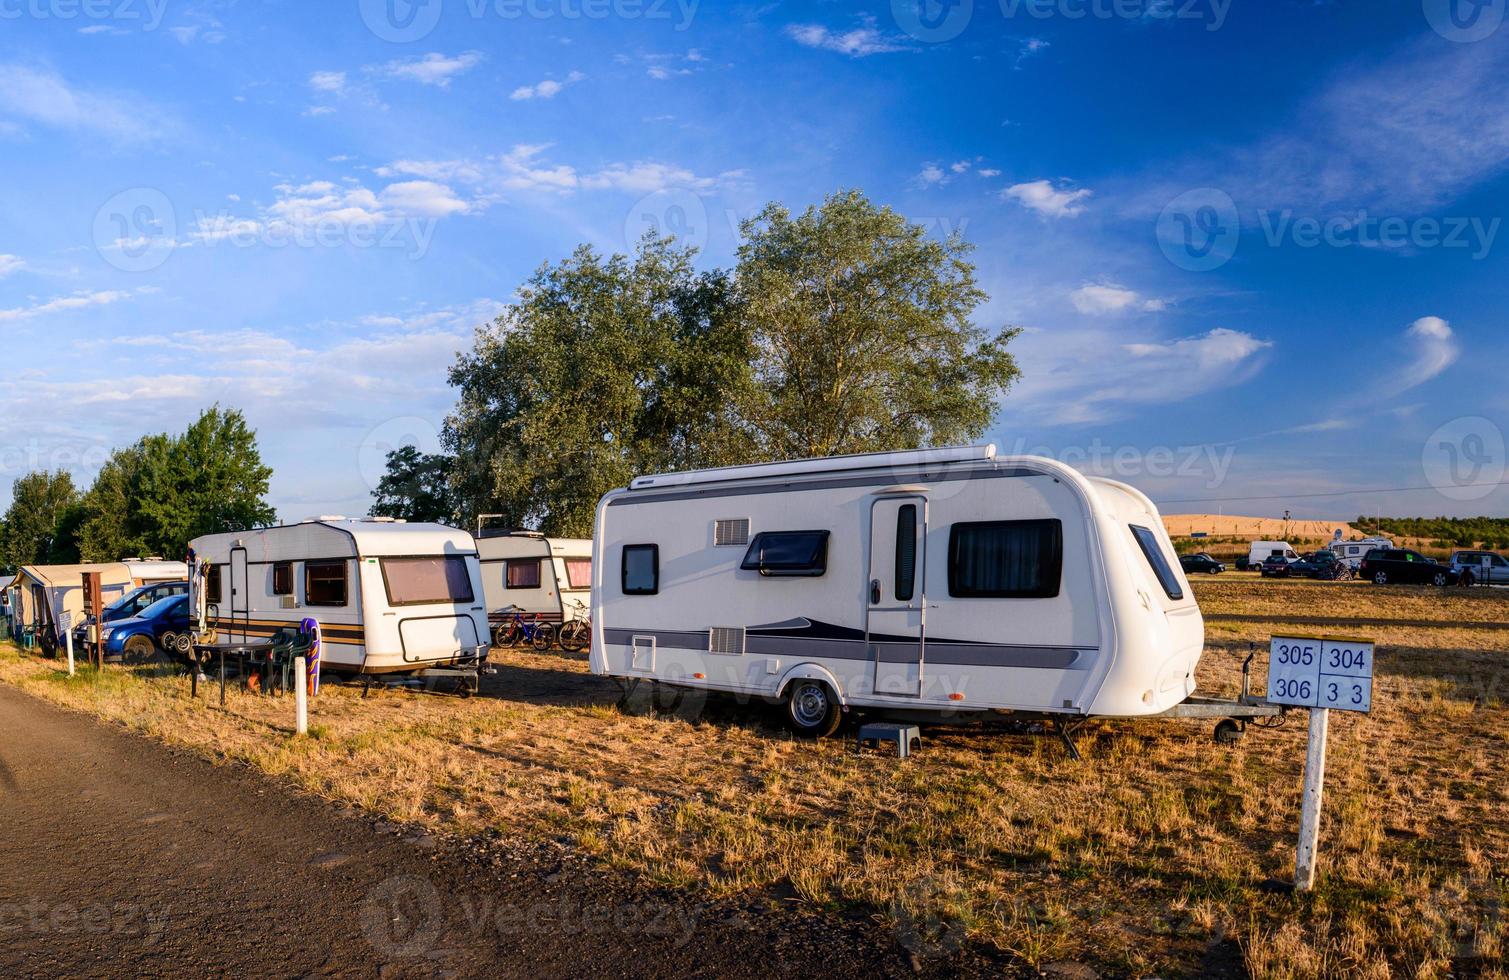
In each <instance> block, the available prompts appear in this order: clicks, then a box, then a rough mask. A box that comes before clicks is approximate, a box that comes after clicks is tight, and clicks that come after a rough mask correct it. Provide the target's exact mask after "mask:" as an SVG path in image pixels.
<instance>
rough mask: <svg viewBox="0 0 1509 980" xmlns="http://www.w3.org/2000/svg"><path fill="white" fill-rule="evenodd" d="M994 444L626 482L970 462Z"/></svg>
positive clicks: (990, 454)
mask: <svg viewBox="0 0 1509 980" xmlns="http://www.w3.org/2000/svg"><path fill="white" fill-rule="evenodd" d="M995 456H996V447H995V445H994V444H993V443H992V444H990V445H986V446H951V447H948V448H944V449H905V450H901V451H899V452H891V453H858V454H855V455H853V456H828V457H821V458H818V459H793V460H788V461H786V462H784V463H754V464H751V465H748V466H723V467H719V468H717V469H710V470H687V471H685V472H682V473H662V474H659V475H657V476H641V477H639V478H638V479H636V480H634V481H633V482H631V483H630V484H629V489H630V490H651V489H658V488H661V487H685V486H691V485H694V484H699V483H724V482H728V481H730V480H747V479H755V478H760V477H780V476H802V475H807V474H813V473H834V472H840V471H845V470H875V469H900V468H902V467H908V468H909V467H915V466H931V465H935V464H948V463H972V462H983V461H987V460H992V459H995Z"/></svg>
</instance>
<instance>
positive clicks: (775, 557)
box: [739, 531, 828, 577]
mask: <svg viewBox="0 0 1509 980" xmlns="http://www.w3.org/2000/svg"><path fill="white" fill-rule="evenodd" d="M739 567H740V568H742V569H743V570H744V571H746V572H759V573H760V574H761V575H769V576H786V575H791V576H805V577H816V576H818V575H821V574H823V573H824V572H826V571H827V570H828V532H827V531H762V532H760V533H759V534H756V535H755V537H754V540H753V541H751V542H749V550H748V551H746V552H744V562H743V564H741V565H740V566H739Z"/></svg>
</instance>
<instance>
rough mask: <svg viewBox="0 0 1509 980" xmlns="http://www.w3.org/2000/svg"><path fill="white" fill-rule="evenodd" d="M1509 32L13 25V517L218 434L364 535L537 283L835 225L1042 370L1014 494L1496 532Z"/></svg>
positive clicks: (563, 1)
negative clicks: (932, 249) (1065, 463)
mask: <svg viewBox="0 0 1509 980" xmlns="http://www.w3.org/2000/svg"><path fill="white" fill-rule="evenodd" d="M1454 5H1457V6H1454ZM1504 7H1505V2H1504V0H1488V2H1486V3H1484V4H1481V5H1479V6H1477V7H1475V6H1474V4H1473V2H1472V0H1417V2H1400V3H1379V2H1364V0H1357V2H1347V0H1335V2H1330V3H1326V2H1314V0H1306V2H1299V0H1263V2H1257V0H973V2H972V3H971V2H968V0H954V2H953V4H952V5H940V4H938V3H937V2H936V0H926V2H925V4H924V5H923V7H922V8H921V9H920V10H919V8H918V5H917V2H916V0H896V2H894V3H892V2H876V3H866V4H860V3H838V2H833V3H823V2H806V3H798V2H784V3H767V4H738V3H718V4H714V3H711V2H708V0H703V2H700V3H697V2H693V0H666V2H663V3H662V2H661V0H428V2H427V3H421V4H417V5H416V4H413V3H410V2H409V0H330V2H321V3H308V2H295V0H240V2H235V0H220V2H210V0H200V2H178V0H0V93H4V94H3V97H0V160H3V170H0V173H3V176H4V180H3V181H0V329H3V330H4V336H5V344H4V350H5V356H4V360H3V364H4V370H3V376H0V481H3V483H4V485H5V486H4V489H3V490H0V495H8V489H9V483H10V481H11V480H12V479H14V478H15V477H16V476H18V475H20V474H21V473H22V472H24V471H26V470H27V469H29V468H31V467H33V466H49V467H57V466H63V467H65V468H69V469H73V470H75V471H76V472H77V474H78V475H79V477H80V479H81V481H83V482H87V480H88V479H89V478H90V477H91V476H92V471H93V470H94V469H95V468H96V467H97V466H98V464H99V462H100V460H101V459H103V457H104V455H105V453H107V452H108V450H109V449H110V448H111V447H113V446H116V445H122V444H125V443H128V442H130V441H131V440H133V439H134V438H136V437H137V436H139V435H140V434H142V433H144V432H147V431H162V430H177V429H181V428H182V427H183V426H184V425H185V424H186V423H187V422H188V421H189V420H190V419H191V418H192V417H193V416H194V414H195V413H196V412H197V411H198V410H199V409H201V408H202V407H204V406H206V405H208V404H211V403H213V402H215V401H217V400H218V401H220V402H221V403H222V404H225V405H230V406H236V407H239V408H242V409H244V410H245V411H246V412H247V414H248V416H249V417H250V419H251V421H252V423H253V424H254V425H255V426H256V427H257V429H258V430H259V433H260V438H261V442H262V445H263V448H264V453H265V455H266V457H267V458H268V460H269V462H270V463H271V464H272V465H273V466H274V467H275V469H276V476H275V478H274V482H273V493H272V497H273V503H274V504H275V505H276V506H277V507H278V509H279V511H280V513H281V514H282V516H283V517H285V518H288V519H297V518H300V517H304V516H308V515H310V514H317V513H363V512H365V509H366V506H367V504H368V503H369V489H370V485H371V484H372V482H373V481H375V479H376V477H377V475H378V474H379V473H380V471H381V461H382V453H383V451H384V450H385V449H387V448H390V447H391V446H393V445H396V444H400V443H402V442H407V441H418V442H419V443H420V444H421V445H424V446H426V447H427V448H433V447H434V446H435V437H436V433H437V431H438V429H439V427H440V425H441V422H442V420H443V419H444V416H445V414H446V411H447V410H448V408H449V407H450V405H451V404H452V402H453V397H452V392H451V390H450V389H449V388H448V387H447V385H446V369H447V367H448V365H449V364H450V363H451V362H452V361H453V359H454V354H455V351H456V350H457V349H458V348H460V347H463V346H465V345H466V344H467V343H468V341H469V338H470V335H471V331H472V330H473V328H474V327H476V326H477V325H479V324H481V323H484V322H486V321H487V320H489V319H490V318H491V317H492V316H493V315H495V314H496V312H497V311H498V310H499V309H501V308H502V306H503V305H504V304H506V303H508V302H509V300H510V298H511V297H512V296H513V294H514V290H515V289H516V288H517V286H518V285H519V284H520V282H522V281H523V280H524V279H525V278H526V277H527V275H528V274H529V273H530V272H531V271H532V270H533V269H534V268H536V267H537V266H539V265H540V264H541V263H542V262H546V261H554V260H557V259H559V258H560V257H562V256H564V255H565V254H567V253H568V252H569V251H570V250H571V249H572V248H573V247H574V246H575V245H577V244H578V243H581V242H590V243H592V244H594V245H596V246H598V247H599V248H601V249H603V250H620V251H621V250H624V249H626V248H627V247H628V244H629V243H631V242H632V241H633V240H634V239H637V238H638V237H639V235H640V234H641V233H642V232H643V231H644V230H645V229H646V228H647V227H648V226H650V225H652V224H653V225H655V226H657V227H660V228H662V229H666V230H670V231H673V232H676V233H678V234H680V235H682V236H683V237H684V238H685V239H686V240H688V241H690V242H693V243H695V244H698V245H699V246H701V247H702V248H703V261H705V262H706V263H708V264H725V263H728V262H729V261H730V259H731V256H732V253H733V251H734V249H735V248H736V247H737V232H736V227H737V222H738V221H739V219H740V218H742V217H744V216H747V215H749V214H751V213H752V212H754V211H755V210H756V209H758V208H759V207H760V206H761V205H763V204H764V203H765V202H767V201H770V200H781V201H784V202H786V203H787V204H788V205H791V206H792V207H794V208H800V207H804V206H806V205H807V204H809V203H812V202H814V201H817V200H819V199H821V197H822V196H823V195H825V194H827V193H830V192H832V191H835V190H838V189H841V188H848V187H858V188H861V189H863V190H864V191H865V192H866V193H868V194H869V195H871V196H872V197H873V198H875V199H876V200H878V201H881V202H883V203H886V204H888V205H891V206H892V207H894V208H896V209H897V210H898V211H900V212H901V213H903V214H905V215H907V216H908V217H910V218H912V219H913V220H916V221H919V222H923V223H925V224H928V225H929V226H930V227H932V228H933V229H934V230H935V232H936V233H939V234H942V233H946V232H947V231H949V230H953V229H960V230H962V231H963V232H964V234H965V235H966V236H967V237H968V238H969V239H970V240H971V241H972V242H973V243H974V244H975V245H976V246H977V247H978V251H977V253H976V255H975V259H976V261H977V264H978V266H979V270H980V279H981V283H982V285H983V286H984V287H985V288H986V289H987V290H988V292H989V293H990V295H991V301H990V303H989V304H988V305H987V306H985V307H984V308H982V309H981V310H980V313H979V317H978V319H979V322H980V323H981V324H982V325H984V326H989V327H997V326H1001V325H1005V324H1015V325H1020V326H1022V327H1024V328H1025V331H1026V332H1025V333H1024V335H1023V336H1022V338H1021V339H1020V340H1019V341H1018V342H1017V345H1016V351H1017V354H1018V357H1019V360H1020V362H1021V366H1022V368H1023V371H1024V372H1025V377H1024V379H1023V381H1022V383H1021V385H1020V386H1019V387H1018V388H1017V389H1015V390H1014V391H1013V392H1012V393H1011V394H1010V395H1009V396H1008V397H1006V398H1005V399H1004V401H1003V403H1002V411H1001V416H1000V419H999V421H998V424H997V425H996V427H995V431H994V433H993V438H994V439H995V441H997V443H998V444H999V445H1000V446H1001V448H1002V450H1003V451H1035V452H1048V453H1051V454H1054V455H1058V456H1060V457H1062V458H1065V459H1068V460H1070V461H1071V462H1075V463H1077V464H1080V465H1083V466H1086V467H1088V468H1093V469H1099V470H1101V471H1104V472H1108V473H1113V474H1116V475H1120V476H1121V477H1123V478H1125V479H1127V480H1128V481H1129V482H1132V483H1134V484H1137V485H1138V486H1141V487H1143V488H1144V489H1146V490H1148V491H1149V492H1150V493H1152V494H1153V495H1154V496H1155V498H1156V499H1158V500H1159V501H1160V502H1163V503H1164V510H1165V512H1169V513H1180V512H1199V511H1204V510H1209V511H1215V510H1217V509H1222V510H1224V511H1225V512H1226V513H1255V514H1278V513H1282V511H1283V510H1286V509H1288V510H1292V511H1293V513H1294V514H1295V515H1296V516H1314V517H1342V518H1348V517H1352V516H1355V515H1357V514H1358V513H1361V512H1364V511H1366V512H1369V513H1371V512H1373V511H1374V510H1381V511H1382V512H1384V513H1413V514H1430V515H1435V514H1479V513H1491V514H1500V515H1502V514H1506V513H1509V489H1506V488H1505V487H1502V486H1498V487H1495V486H1493V484H1496V483H1498V482H1500V481H1502V480H1503V479H1504V476H1505V473H1504V456H1505V453H1504V445H1503V443H1504V435H1503V433H1504V431H1505V430H1506V428H1509V385H1506V379H1505V371H1504V366H1505V364H1506V356H1505V355H1506V353H1509V350H1506V348H1509V333H1506V330H1505V326H1506V322H1505V321H1506V302H1505V300H1506V296H1509V233H1506V232H1505V230H1504V229H1503V228H1502V224H1503V221H1502V219H1503V217H1504V213H1505V210H1506V208H1505V202H1506V201H1509V99H1506V98H1505V96H1506V94H1509V93H1506V87H1509V86H1506V79H1509V26H1500V24H1501V21H1502V20H1503V19H1504V17H1505V12H1504ZM1409 487H1419V488H1423V489H1417V490H1409V491H1406V492H1398V493H1387V494H1383V493H1376V492H1358V491H1363V490H1367V491H1373V490H1378V489H1382V488H1409ZM1246 496H1257V497H1262V498H1273V499H1235V498H1239V497H1246Z"/></svg>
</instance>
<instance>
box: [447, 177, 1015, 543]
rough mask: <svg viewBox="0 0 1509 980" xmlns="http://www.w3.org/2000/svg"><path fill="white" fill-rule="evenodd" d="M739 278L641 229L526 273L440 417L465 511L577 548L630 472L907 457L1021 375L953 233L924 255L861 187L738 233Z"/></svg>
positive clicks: (769, 215) (920, 236)
mask: <svg viewBox="0 0 1509 980" xmlns="http://www.w3.org/2000/svg"><path fill="white" fill-rule="evenodd" d="M744 234H745V236H746V239H747V241H746V243H745V244H744V246H743V248H741V250H740V252H739V261H738V265H737V267H736V268H735V269H733V270H729V271H722V270H713V271H709V272H700V273H699V272H697V271H695V270H694V269H693V266H692V260H693V258H694V257H695V254H694V252H693V251H692V250H688V249H681V248H678V247H676V246H675V245H674V243H673V242H672V241H671V240H669V239H664V240H662V239H656V238H654V237H647V238H646V239H645V240H644V241H642V242H641V243H640V244H639V247H638V249H637V250H636V252H635V254H634V255H633V256H623V255H614V256H611V257H606V258H605V257H603V256H601V255H599V254H598V253H597V252H596V251H594V250H593V249H591V248H590V247H587V246H583V247H581V248H579V249H577V251H576V252H575V253H573V254H572V255H571V257H570V258H568V259H566V260H565V261H563V262H560V263H559V264H556V265H546V266H544V267H542V268H540V269H539V270H538V271H537V272H536V273H535V274H534V275H533V277H531V278H530V280H529V282H528V283H526V284H525V286H524V287H523V288H522V289H521V290H520V293H519V301H518V302H517V303H516V304H515V305H514V306H512V307H511V308H510V309H509V310H508V311H507V312H506V313H504V314H503V315H502V316H501V317H499V318H498V320H497V321H496V322H495V323H494V324H492V325H491V326H490V327H487V328H484V329H482V330H480V331H478V333H477V337H476V341H475V345H474V347H473V349H472V350H471V351H469V352H466V353H464V354H462V355H461V356H460V357H459V358H458V360H457V363H456V365H455V367H454V368H453V369H452V371H451V383H452V385H454V386H455V387H457V388H458V389H459V392H460V397H459V403H458V405H457V406H456V409H455V411H454V412H453V413H452V415H451V417H450V418H449V419H448V420H447V423H446V432H445V439H446V445H447V448H448V450H450V452H452V453H453V454H454V458H455V467H456V469H455V472H454V476H453V480H454V482H455V485H456V487H457V490H458V493H459V498H460V500H461V501H462V502H463V508H462V509H463V510H464V511H465V515H464V516H466V517H471V516H474V515H475V514H476V513H477V512H478V511H479V510H480V511H487V512H495V513H499V514H502V515H503V516H504V519H505V521H506V522H508V523H510V524H511V525H513V526H515V527H529V528H534V529H538V530H543V531H547V532H549V533H553V534H573V535H587V534H590V532H591V529H592V521H593V516H594V509H595V506H596V504H597V501H598V499H599V498H600V497H601V496H602V494H603V493H605V492H606V491H608V490H611V489H613V488H615V487H620V486H623V485H625V484H626V483H627V482H628V481H629V480H631V479H632V478H634V477H635V476H639V475H642V474H645V473H655V472H664V471H668V470H681V469H690V468H696V467H705V466H719V465H727V464H731V463H744V462H759V461H765V460H775V459H789V458H793V457H804V456H818V455H830V454H840V453H851V452H865V451H869V450H882V449H907V448H915V447H918V446H924V445H936V444H942V443H953V442H962V441H966V440H969V439H973V438H976V437H978V436H979V435H981V434H982V433H983V432H984V431H985V430H986V428H987V427H988V426H989V424H990V421H991V419H992V418H993V417H994V414H995V409H996V401H997V399H998V398H999V397H1000V396H1001V394H1002V393H1004V392H1005V391H1006V390H1007V388H1009V387H1010V385H1011V384H1012V382H1013V381H1014V380H1015V379H1016V377H1017V375H1018V371H1017V367H1016V364H1015V362H1014V361H1013V360H1012V357H1011V355H1010V354H1009V353H1008V352H1007V350H1006V347H1007V344H1009V343H1010V341H1011V340H1012V338H1013V337H1014V336H1015V335H1016V331H1014V330H1001V331H998V332H994V333H987V332H986V331H983V330H981V329H979V328H977V327H975V326H974V325H973V324H972V322H971V320H970V318H971V316H972V314H973V313H974V311H975V310H976V309H977V308H978V306H979V304H980V303H981V302H982V301H983V300H984V299H985V294H984V293H983V292H982V291H981V290H980V289H979V287H978V285H977V284H976V282H975V278H974V269H973V267H972V266H971V265H970V263H969V262H968V260H967V256H968V254H969V250H970V246H969V245H968V244H967V243H966V242H964V241H963V239H962V238H960V237H959V236H957V235H955V236H951V237H950V238H948V239H947V240H945V241H936V240H934V239H931V238H929V237H928V236H927V234H926V231H925V229H924V228H922V227H921V226H917V225H912V224H909V223H908V222H907V221H906V220H905V219H904V218H902V217H901V216H900V215H898V214H896V213H895V212H893V211H891V210H890V209H888V208H880V207H876V206H875V205H874V204H872V203H871V202H870V201H868V200H867V199H865V197H864V196H863V195H861V194H858V193H853V192H851V193H847V194H840V195H835V196H834V197H831V198H829V199H828V200H827V201H825V202H824V203H823V204H822V205H821V206H819V207H814V208H811V209H809V210H808V211H806V212H805V213H804V214H802V215H801V216H799V217H792V215H791V214H789V213H788V212H787V211H786V209H784V208H782V207H780V206H778V205H771V206H770V207H767V208H766V209H765V210H764V211H763V212H761V213H760V214H759V215H758V216H756V217H755V218H754V219H752V220H751V221H749V222H747V223H746V224H745V225H744Z"/></svg>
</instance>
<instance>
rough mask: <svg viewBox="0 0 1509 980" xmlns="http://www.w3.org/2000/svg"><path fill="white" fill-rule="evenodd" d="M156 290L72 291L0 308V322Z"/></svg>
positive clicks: (87, 305)
mask: <svg viewBox="0 0 1509 980" xmlns="http://www.w3.org/2000/svg"><path fill="white" fill-rule="evenodd" d="M156 291H157V290H156V289H155V288H153V287H151V286H142V287H140V288H138V289H136V290H135V291H134V292H133V291H130V290H124V289H108V290H99V291H96V292H82V293H74V294H73V295H72V296H62V297H59V298H57V299H52V300H48V301H47V302H45V303H35V304H33V305H31V306H19V307H16V308H14V309H9V310H0V323H12V322H15V321H17V320H30V319H33V318H34V317H39V316H47V315H48V314H51V313H65V312H67V311H69V310H82V309H86V308H88V307H91V306H109V305H110V304H112V303H119V302H121V301H123V300H128V299H130V298H131V297H133V296H141V295H146V294H148V293H154V292H156Z"/></svg>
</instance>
